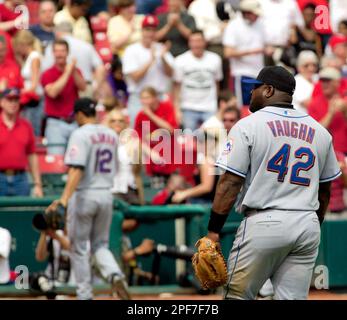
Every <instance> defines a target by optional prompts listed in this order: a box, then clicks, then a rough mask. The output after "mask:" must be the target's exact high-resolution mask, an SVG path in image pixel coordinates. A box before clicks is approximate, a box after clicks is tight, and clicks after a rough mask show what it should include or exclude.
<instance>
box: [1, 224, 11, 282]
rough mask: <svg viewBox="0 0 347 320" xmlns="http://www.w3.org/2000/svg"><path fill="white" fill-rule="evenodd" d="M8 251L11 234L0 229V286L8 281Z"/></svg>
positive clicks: (9, 249)
mask: <svg viewBox="0 0 347 320" xmlns="http://www.w3.org/2000/svg"><path fill="white" fill-rule="evenodd" d="M10 251H11V234H10V232H9V231H8V230H7V229H4V228H1V227H0V284H1V283H7V282H9V281H10V263H9V260H8V257H9V255H10Z"/></svg>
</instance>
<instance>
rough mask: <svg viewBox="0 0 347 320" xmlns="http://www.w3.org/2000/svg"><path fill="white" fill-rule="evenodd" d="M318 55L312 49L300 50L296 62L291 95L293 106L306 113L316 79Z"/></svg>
mask: <svg viewBox="0 0 347 320" xmlns="http://www.w3.org/2000/svg"><path fill="white" fill-rule="evenodd" d="M318 61H319V60H318V57H317V56H316V54H315V53H314V52H312V51H308V50H304V51H301V52H300V54H299V56H298V59H297V62H296V68H297V71H298V73H297V75H296V76H295V80H296V89H295V92H294V95H293V105H294V108H295V109H297V110H300V111H302V112H305V113H307V107H308V105H309V104H310V102H311V96H312V93H313V89H314V85H315V83H316V82H317V81H318V74H317V72H318Z"/></svg>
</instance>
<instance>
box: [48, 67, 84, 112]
mask: <svg viewBox="0 0 347 320" xmlns="http://www.w3.org/2000/svg"><path fill="white" fill-rule="evenodd" d="M77 71H78V72H79V73H80V74H81V72H80V71H79V70H78V69H77ZM62 74H63V71H61V70H59V69H58V68H57V67H56V66H53V67H51V68H49V69H47V70H46V71H45V72H44V73H43V74H42V76H41V84H42V87H43V88H45V87H46V86H47V85H48V84H50V83H53V82H55V81H57V80H58V79H59V78H60V77H61V76H62ZM77 99H78V88H77V86H76V84H75V80H74V77H73V75H71V76H70V78H69V80H68V82H67V83H66V86H65V87H64V89H63V91H62V92H61V93H60V94H59V95H58V96H57V97H56V98H54V99H53V98H50V97H49V96H48V95H47V94H45V113H46V115H47V116H51V117H60V118H69V117H71V115H72V112H73V107H74V103H75V101H76V100H77Z"/></svg>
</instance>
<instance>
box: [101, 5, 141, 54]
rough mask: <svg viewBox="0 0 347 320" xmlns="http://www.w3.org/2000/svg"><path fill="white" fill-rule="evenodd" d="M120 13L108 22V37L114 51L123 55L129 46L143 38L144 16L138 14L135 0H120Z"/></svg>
mask: <svg viewBox="0 0 347 320" xmlns="http://www.w3.org/2000/svg"><path fill="white" fill-rule="evenodd" d="M116 8H117V10H118V14H117V15H116V16H114V17H112V18H111V19H110V20H109V22H108V27H107V37H108V40H109V41H110V44H111V48H112V53H113V54H114V55H116V54H117V55H119V56H120V57H121V56H123V54H124V50H125V49H126V47H127V46H129V45H131V44H133V43H136V42H138V41H140V40H141V24H142V20H143V16H142V15H139V14H136V5H135V0H118V2H117V5H116Z"/></svg>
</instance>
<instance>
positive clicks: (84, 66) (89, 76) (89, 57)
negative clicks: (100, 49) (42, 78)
mask: <svg viewBox="0 0 347 320" xmlns="http://www.w3.org/2000/svg"><path fill="white" fill-rule="evenodd" d="M63 38H64V40H66V41H67V43H68V44H69V52H70V54H69V60H71V58H76V60H77V63H76V66H77V68H78V69H80V70H81V72H82V75H83V78H84V79H85V80H86V81H88V82H92V81H93V73H94V70H95V69H96V68H98V67H99V66H102V65H103V62H102V60H101V58H100V56H99V54H98V53H97V52H96V50H95V48H94V47H93V46H92V45H91V44H90V43H88V42H86V41H82V40H80V39H77V38H75V37H73V36H70V35H66V36H64V37H63ZM53 64H54V55H53V45H52V44H49V45H48V47H47V48H46V50H45V55H44V59H43V71H46V70H47V69H48V68H50V67H52V66H53Z"/></svg>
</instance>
